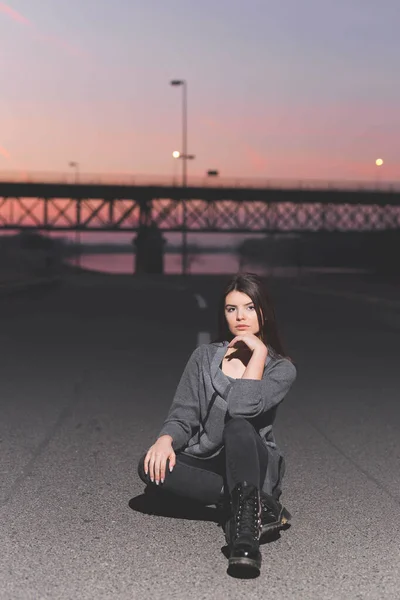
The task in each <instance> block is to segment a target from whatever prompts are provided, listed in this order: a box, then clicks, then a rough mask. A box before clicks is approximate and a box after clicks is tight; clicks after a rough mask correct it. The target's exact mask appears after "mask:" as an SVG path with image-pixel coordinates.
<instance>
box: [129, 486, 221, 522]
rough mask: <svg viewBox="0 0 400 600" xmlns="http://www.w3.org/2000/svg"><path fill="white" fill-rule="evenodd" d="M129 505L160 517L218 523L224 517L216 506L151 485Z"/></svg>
mask: <svg viewBox="0 0 400 600" xmlns="http://www.w3.org/2000/svg"><path fill="white" fill-rule="evenodd" d="M129 507H130V508H131V509H132V510H134V511H136V512H140V513H142V514H145V515H156V516H158V517H172V518H174V519H189V520H193V521H211V522H214V523H217V524H220V523H221V519H223V511H222V510H221V509H220V508H218V507H216V506H206V505H204V504H202V503H200V502H196V501H195V500H190V499H188V498H183V497H180V496H177V495H176V494H172V493H171V492H167V491H165V490H163V489H161V488H160V489H157V488H155V487H154V486H151V485H147V486H146V487H145V490H144V493H143V494H140V495H139V496H135V497H134V498H132V499H131V500H130V501H129Z"/></svg>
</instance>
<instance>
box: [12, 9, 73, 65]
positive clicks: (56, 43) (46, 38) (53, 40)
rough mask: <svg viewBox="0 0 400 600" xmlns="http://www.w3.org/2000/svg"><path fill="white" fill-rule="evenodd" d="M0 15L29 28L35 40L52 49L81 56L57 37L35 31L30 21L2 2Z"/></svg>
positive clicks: (71, 46) (35, 28) (67, 43)
mask: <svg viewBox="0 0 400 600" xmlns="http://www.w3.org/2000/svg"><path fill="white" fill-rule="evenodd" d="M0 13H3V14H5V15H7V17H9V18H10V19H12V20H13V21H15V22H17V23H19V24H20V25H25V26H28V27H30V28H31V30H32V31H33V32H34V34H35V36H36V38H37V39H39V40H41V41H43V42H45V43H47V44H49V45H51V46H52V47H55V48H58V49H61V50H62V51H63V52H66V53H67V54H69V55H71V56H82V51H81V50H79V49H78V48H76V47H74V46H73V45H71V44H70V43H69V42H67V41H65V40H63V39H61V38H59V37H56V36H54V35H51V34H47V33H42V32H41V31H39V30H38V29H37V27H35V25H34V24H33V23H32V22H31V21H29V19H27V18H26V17H24V15H21V13H19V12H17V11H16V10H14V9H13V8H11V6H8V4H4V2H0Z"/></svg>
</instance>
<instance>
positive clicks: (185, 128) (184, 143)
mask: <svg viewBox="0 0 400 600" xmlns="http://www.w3.org/2000/svg"><path fill="white" fill-rule="evenodd" d="M170 83H171V85H173V86H180V87H182V153H179V154H178V153H177V152H174V157H175V158H181V159H182V187H184V188H186V187H187V161H188V160H190V159H193V158H194V156H193V155H189V154H188V152H187V145H188V143H187V138H188V124H187V82H186V80H185V79H173V80H172V81H171V82H170ZM177 154H178V155H177ZM176 155H177V156H176ZM182 209H183V210H182V227H183V230H182V274H183V275H186V274H187V263H188V261H187V258H188V253H187V212H186V199H184V198H182Z"/></svg>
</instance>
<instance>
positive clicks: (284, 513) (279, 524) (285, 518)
mask: <svg viewBox="0 0 400 600" xmlns="http://www.w3.org/2000/svg"><path fill="white" fill-rule="evenodd" d="M291 518H292V515H291V514H290V512H289V511H288V510H287V509H286V508H282V510H281V512H280V515H279V519H278V520H277V521H273V522H272V523H268V524H266V525H263V526H262V527H261V537H262V536H265V535H268V534H271V533H276V532H277V531H279V530H280V529H286V528H287V527H288V526H289V521H290V520H291Z"/></svg>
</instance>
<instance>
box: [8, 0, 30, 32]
mask: <svg viewBox="0 0 400 600" xmlns="http://www.w3.org/2000/svg"><path fill="white" fill-rule="evenodd" d="M0 13H4V14H5V15H7V16H8V17H10V18H11V19H12V20H13V21H17V23H21V24H22V25H29V26H30V27H32V23H31V22H30V21H29V20H28V19H27V18H26V17H24V16H23V15H21V14H20V13H19V12H17V11H16V10H14V9H13V8H11V6H8V5H7V4H4V3H3V2H0Z"/></svg>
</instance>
